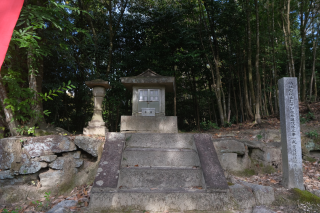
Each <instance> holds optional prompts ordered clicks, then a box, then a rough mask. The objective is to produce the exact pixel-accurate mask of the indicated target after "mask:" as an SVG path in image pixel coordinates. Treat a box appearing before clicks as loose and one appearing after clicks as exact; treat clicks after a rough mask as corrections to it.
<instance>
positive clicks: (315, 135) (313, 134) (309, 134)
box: [305, 130, 319, 138]
mask: <svg viewBox="0 0 320 213" xmlns="http://www.w3.org/2000/svg"><path fill="white" fill-rule="evenodd" d="M305 134H306V136H307V137H309V138H318V137H319V134H318V132H317V131H316V130H314V131H309V132H306V133H305Z"/></svg>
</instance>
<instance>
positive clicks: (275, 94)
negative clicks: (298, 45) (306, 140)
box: [270, 0, 278, 114]
mask: <svg viewBox="0 0 320 213" xmlns="http://www.w3.org/2000/svg"><path fill="white" fill-rule="evenodd" d="M274 33H275V31H274V0H273V1H272V40H271V41H272V62H273V63H272V65H273V69H272V71H273V72H272V76H273V82H275V89H274V90H273V92H274V107H275V113H276V114H278V104H277V103H278V92H277V91H278V84H277V64H276V60H275V55H276V53H275V50H274ZM270 82H271V83H272V78H270ZM271 88H272V87H271ZM271 92H272V90H271ZM270 101H271V102H270V104H271V107H272V100H270ZM270 110H271V109H270ZM271 113H272V114H274V112H273V109H272V110H271Z"/></svg>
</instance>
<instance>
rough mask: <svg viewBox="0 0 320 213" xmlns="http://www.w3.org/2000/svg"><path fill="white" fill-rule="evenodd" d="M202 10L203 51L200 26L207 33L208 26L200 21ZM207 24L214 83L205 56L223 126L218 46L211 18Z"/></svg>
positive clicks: (206, 6) (209, 62)
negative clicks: (203, 27) (208, 24)
mask: <svg viewBox="0 0 320 213" xmlns="http://www.w3.org/2000/svg"><path fill="white" fill-rule="evenodd" d="M198 2H199V7H201V6H200V5H202V3H201V1H200V0H199V1H198ZM204 6H205V8H206V11H207V12H208V11H209V10H210V9H209V7H208V5H207V3H206V2H204ZM201 12H202V10H201V9H200V29H199V34H200V40H201V44H202V48H203V49H204V50H205V47H204V45H203V41H202V35H201V26H202V24H203V25H204V26H205V28H206V30H207V31H208V32H209V29H208V26H207V24H206V21H202V19H204V17H205V16H204V15H203V14H202V13H201ZM208 20H209V23H210V29H211V33H212V37H213V40H214V44H212V41H211V36H210V37H209V38H208V40H209V43H210V47H211V52H212V55H213V59H214V65H215V73H216V81H215V78H214V71H213V66H212V63H211V61H210V60H209V58H208V56H207V54H205V56H206V59H207V62H208V64H209V65H210V70H211V74H212V79H213V87H214V90H215V94H216V97H217V104H218V111H219V116H220V120H221V124H222V125H223V124H224V122H225V116H224V110H223V106H222V102H221V92H222V91H221V89H222V86H221V76H220V59H219V46H218V41H217V38H216V34H215V30H214V20H213V18H208Z"/></svg>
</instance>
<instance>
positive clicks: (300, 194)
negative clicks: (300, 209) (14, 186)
mask: <svg viewBox="0 0 320 213" xmlns="http://www.w3.org/2000/svg"><path fill="white" fill-rule="evenodd" d="M291 191H292V193H293V196H294V199H296V200H299V202H301V203H311V204H320V197H318V196H316V195H314V194H312V193H311V192H309V191H306V190H300V189H298V188H294V189H291Z"/></svg>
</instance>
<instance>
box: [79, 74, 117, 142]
mask: <svg viewBox="0 0 320 213" xmlns="http://www.w3.org/2000/svg"><path fill="white" fill-rule="evenodd" d="M85 83H86V85H87V86H89V87H90V88H92V93H93V97H94V110H93V115H92V119H91V121H89V125H88V126H87V127H86V128H83V134H84V135H100V136H105V134H106V132H108V129H107V127H106V124H105V122H104V121H103V119H102V101H103V98H104V96H105V95H106V89H108V88H111V87H110V85H109V84H108V82H107V81H103V80H101V79H97V80H93V81H86V82H85Z"/></svg>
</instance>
